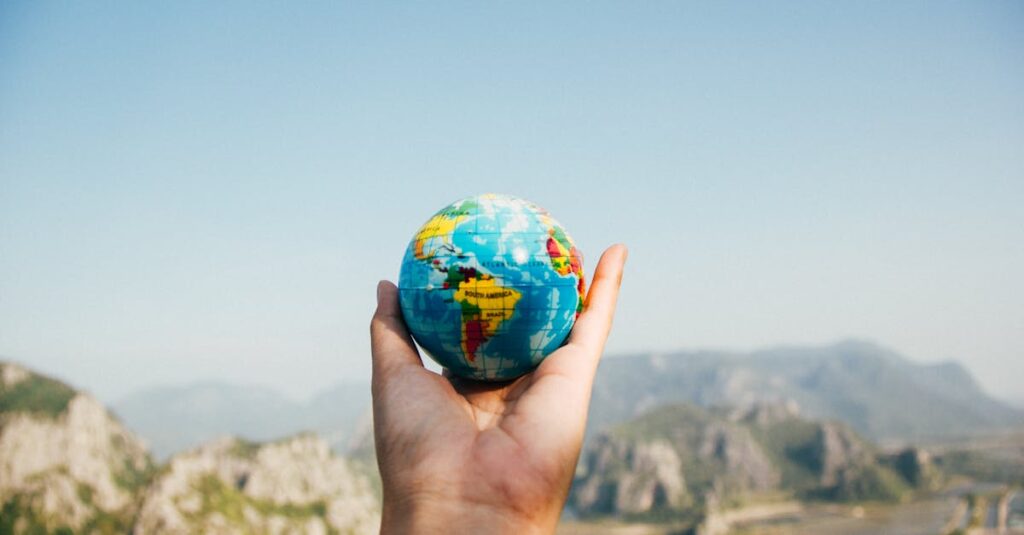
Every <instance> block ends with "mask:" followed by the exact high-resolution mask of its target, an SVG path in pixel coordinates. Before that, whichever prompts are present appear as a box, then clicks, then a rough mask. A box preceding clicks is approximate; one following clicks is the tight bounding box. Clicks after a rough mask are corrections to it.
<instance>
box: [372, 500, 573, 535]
mask: <svg viewBox="0 0 1024 535" xmlns="http://www.w3.org/2000/svg"><path fill="white" fill-rule="evenodd" d="M558 513H560V511H559V512H557V513H556V514H554V515H550V514H548V515H544V514H539V515H536V516H534V515H530V514H526V513H523V512H520V511H515V510H512V509H511V508H508V507H503V506H500V505H495V504H490V503H479V502H473V501H468V500H461V499H458V498H451V499H438V498H425V497H418V498H403V499H388V498H387V497H385V499H384V506H383V510H382V514H381V526H380V532H381V535H398V534H433V533H445V534H450V533H454V534H462V533H466V534H474V533H486V534H492V533H493V534H496V535H500V534H505V533H508V534H516V535H519V534H523V535H531V534H538V535H541V534H549V533H553V532H554V530H555V525H556V524H557V523H558V516H559V514H558Z"/></svg>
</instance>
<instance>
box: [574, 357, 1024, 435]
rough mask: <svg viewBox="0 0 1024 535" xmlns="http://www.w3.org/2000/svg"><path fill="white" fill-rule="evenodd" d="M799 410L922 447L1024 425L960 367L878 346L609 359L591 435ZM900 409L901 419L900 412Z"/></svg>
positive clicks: (1023, 417) (1023, 415) (1020, 415)
mask: <svg viewBox="0 0 1024 535" xmlns="http://www.w3.org/2000/svg"><path fill="white" fill-rule="evenodd" d="M779 400H795V401H796V402H797V403H799V405H800V406H801V407H802V408H803V410H804V412H805V413H806V414H807V415H809V416H811V417H814V418H822V419H835V420H839V421H842V422H844V423H847V424H849V425H851V426H852V427H853V428H854V429H855V430H856V431H857V432H859V433H861V434H863V435H865V436H868V437H870V438H872V439H876V440H883V439H885V440H895V441H903V442H906V441H914V440H919V439H925V438H942V437H949V436H952V435H969V434H972V433H977V432H984V431H990V430H993V429H999V428H1005V427H1008V426H1014V425H1021V424H1024V411H1021V410H1019V409H1015V408H1013V407H1010V406H1008V405H1006V404H1004V403H1002V402H999V401H997V400H995V399H993V398H992V397H990V396H988V395H987V394H985V392H984V391H983V390H982V389H981V388H980V387H979V386H978V384H977V383H976V382H975V381H974V379H973V378H972V377H971V375H970V374H969V373H968V372H967V371H966V370H965V369H964V368H963V367H961V366H960V365H959V364H955V363H943V364H916V363H913V362H911V361H909V360H907V359H906V358H904V357H902V356H900V355H899V354H897V353H895V352H893V351H890V350H887V349H885V348H883V347H880V346H877V345H875V344H872V343H868V342H862V341H846V342H841V343H837V344H833V345H829V346H824V347H781V348H775V349H768V350H763V351H755V352H752V353H746V354H740V353H727V352H714V351H697V352H682V353H674V354H666V355H638V356H634V357H621V358H607V359H604V360H603V361H602V363H601V367H600V369H599V370H598V376H597V380H596V382H595V385H594V394H593V400H592V403H591V411H590V415H591V416H590V423H591V425H590V430H591V432H592V433H593V432H595V431H599V430H600V429H602V428H605V427H607V426H609V425H613V424H615V423H617V422H622V421H625V420H628V419H630V418H633V417H635V416H637V415H639V414H641V413H643V412H644V411H646V410H648V409H651V408H652V407H655V406H658V405H663V404H668V403H693V404H696V405H700V406H704V407H713V406H734V407H744V406H748V405H751V404H753V403H758V402H772V401H779ZM897 407H898V410H896V409H895V408H897Z"/></svg>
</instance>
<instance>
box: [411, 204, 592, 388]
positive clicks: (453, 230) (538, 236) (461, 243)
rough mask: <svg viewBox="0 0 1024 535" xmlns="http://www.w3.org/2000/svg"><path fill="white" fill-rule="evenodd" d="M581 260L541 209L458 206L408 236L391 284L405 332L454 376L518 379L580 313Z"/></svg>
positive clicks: (569, 240)
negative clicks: (395, 281)
mask: <svg viewBox="0 0 1024 535" xmlns="http://www.w3.org/2000/svg"><path fill="white" fill-rule="evenodd" d="M584 286H585V283H584V279H583V258H582V256H581V255H580V253H579V251H577V249H576V245H575V243H574V242H573V240H572V238H570V237H569V234H568V233H566V232H565V229H564V228H562V225H561V224H559V223H558V222H557V221H555V220H554V218H552V217H551V215H550V214H548V212H547V211H546V210H544V209H543V208H541V207H539V206H537V205H536V204H533V203H531V202H528V201H525V200H522V199H518V198H516V197H510V196H506V195H494V194H486V195H479V196H475V197H469V198H466V199H462V200H460V201H456V202H454V203H452V204H451V205H449V206H447V207H445V208H443V209H442V210H441V211H439V212H437V213H436V214H434V216H433V217H431V218H430V219H429V220H428V221H427V222H426V223H425V224H424V225H423V226H422V227H421V228H420V230H419V231H418V232H417V233H416V235H415V236H413V239H412V241H411V242H410V243H409V247H408V248H407V249H406V251H405V258H404V259H403V260H402V271H401V274H400V276H399V278H398V289H399V300H400V302H401V306H402V314H403V316H404V317H405V323H406V325H407V326H408V327H409V331H410V332H411V333H412V336H413V338H415V340H416V343H418V344H419V345H420V347H422V348H423V349H424V350H425V351H426V352H427V353H428V354H429V355H430V356H431V357H432V358H433V359H434V360H435V361H437V362H438V364H440V365H441V366H444V367H445V368H447V369H448V370H449V371H450V372H451V373H452V374H454V375H457V376H460V377H466V378H471V379H479V380H484V381H502V380H508V379H513V378H515V377H519V376H520V375H523V374H524V373H527V372H529V371H530V370H532V369H533V368H535V367H536V366H537V365H538V364H540V362H541V361H542V360H543V359H544V357H546V356H547V355H549V354H550V353H551V352H552V351H554V350H555V349H558V347H559V346H561V345H562V344H563V343H564V342H565V339H566V337H568V336H569V331H570V330H571V329H572V326H573V324H574V323H575V322H576V318H577V316H579V314H580V312H581V311H582V310H583V295H584Z"/></svg>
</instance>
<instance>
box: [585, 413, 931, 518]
mask: <svg viewBox="0 0 1024 535" xmlns="http://www.w3.org/2000/svg"><path fill="white" fill-rule="evenodd" d="M938 482H939V476H938V473H937V471H936V470H935V468H934V467H933V466H932V464H931V462H930V460H929V458H928V456H927V455H926V454H924V453H923V452H920V451H918V450H906V451H903V452H901V453H899V454H895V455H885V454H881V453H879V452H878V451H877V450H876V449H875V448H874V447H873V446H872V445H871V444H870V443H867V442H865V441H864V440H862V439H861V438H860V437H859V436H858V435H857V434H856V433H854V432H853V431H851V430H850V429H849V428H848V427H846V426H844V425H842V424H838V423H834V422H815V421H810V420H806V419H803V418H800V417H798V415H797V413H796V408H795V405H793V404H770V405H755V406H752V407H750V408H748V409H746V410H725V409H716V410H706V409H703V408H700V407H697V406H694V405H672V406H665V407H660V408H657V409H654V410H652V411H650V412H648V413H646V414H644V415H642V416H640V417H638V418H635V419H632V420H630V421H628V422H625V423H622V424H620V425H617V426H615V427H613V428H611V429H610V430H608V431H607V432H605V433H602V434H600V435H599V436H597V437H596V438H595V440H593V441H592V442H591V444H590V445H589V446H588V447H587V448H586V450H585V451H584V453H583V456H582V460H581V465H580V469H579V470H578V478H577V481H576V482H575V485H574V487H573V492H572V496H571V501H570V504H571V505H572V507H573V508H574V509H575V511H576V512H577V513H578V514H581V515H584V516H586V515H617V516H626V517H627V518H628V517H638V516H639V517H650V516H652V515H654V516H657V517H661V518H665V517H686V516H690V517H692V518H694V519H697V518H701V517H702V516H703V515H704V513H705V512H706V511H707V510H708V509H709V508H717V507H719V506H730V505H737V504H741V503H744V502H747V501H750V500H755V501H756V500H758V499H764V498H765V497H769V498H775V497H779V496H788V497H794V498H797V499H804V500H827V501H861V500H881V501H893V500H899V499H901V498H902V497H904V496H905V495H907V494H908V493H909V492H910V491H912V490H914V489H929V488H934V487H935V485H936V484H937V483H938Z"/></svg>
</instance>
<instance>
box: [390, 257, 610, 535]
mask: <svg viewBox="0 0 1024 535" xmlns="http://www.w3.org/2000/svg"><path fill="white" fill-rule="evenodd" d="M624 261H625V249H624V248H622V247H615V248H612V249H609V251H608V252H607V253H606V254H605V255H604V257H602V259H601V262H599V265H598V269H597V272H596V273H595V277H594V282H593V285H592V288H591V291H590V293H589V294H588V298H587V306H586V311H585V312H584V314H583V315H581V316H580V318H579V320H578V322H577V325H576V327H575V328H574V331H573V334H572V337H571V338H570V340H569V343H568V344H567V345H566V346H564V347H562V348H561V349H559V350H558V351H556V352H555V353H553V354H551V355H549V356H548V358H547V359H545V360H544V362H542V363H541V365H540V366H539V367H538V368H537V369H536V370H535V371H533V372H532V373H530V374H527V375H525V376H523V377H520V378H519V379H517V380H515V381H512V382H510V383H497V384H495V383H481V382H476V381H468V380H462V379H458V378H451V377H447V376H441V375H438V374H435V373H433V372H431V371H429V370H427V369H425V368H424V367H423V365H422V362H421V360H420V358H419V354H418V352H417V351H416V348H415V346H414V345H413V343H412V340H411V339H410V338H409V335H408V333H407V332H406V331H405V327H404V323H402V321H401V317H400V312H398V306H397V295H396V290H395V288H394V286H392V285H390V283H383V284H382V285H381V286H380V288H379V290H378V291H379V293H380V294H379V297H378V299H379V301H380V303H379V305H378V312H377V315H376V316H375V319H374V324H373V327H372V331H373V342H374V344H373V345H374V348H373V352H374V382H373V394H374V434H375V438H376V445H377V456H378V464H379V466H380V469H381V477H382V481H383V485H384V501H385V504H384V505H385V511H384V514H385V519H384V520H385V524H387V523H388V520H389V519H388V516H389V513H394V512H395V511H402V512H403V514H406V513H408V510H409V509H410V508H416V507H421V508H427V507H429V508H432V509H435V510H436V509H438V508H446V507H449V506H452V505H462V504H470V505H472V506H473V507H474V508H476V509H477V510H485V511H489V514H491V515H494V516H495V517H496V518H501V517H508V519H509V520H510V521H519V520H522V519H528V521H529V522H528V523H529V524H530V525H531V526H532V527H533V528H536V529H537V530H539V531H546V530H550V529H553V527H554V524H555V523H557V520H558V516H559V514H560V512H561V508H562V505H563V504H564V501H565V497H566V494H567V492H568V489H569V484H570V483H571V480H572V475H573V472H574V469H575V465H576V459H577V457H578V455H579V449H580V445H581V443H582V439H583V432H584V428H585V425H586V411H587V405H588V403H589V398H590V387H591V383H592V381H593V375H594V372H595V371H596V367H597V362H598V359H599V358H600V354H601V350H602V348H603V344H604V340H605V338H606V337H607V334H608V330H609V329H610V325H611V316H612V312H613V310H614V306H615V299H616V297H617V291H618V286H619V282H620V280H621V270H622V263H623V262H624ZM389 508H390V509H391V511H389ZM395 514H397V513H395ZM497 525H500V523H496V524H495V526H497ZM385 527H386V526H385ZM406 527H407V528H408V527H410V526H406ZM449 531H450V530H449ZM495 531H497V530H495Z"/></svg>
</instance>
